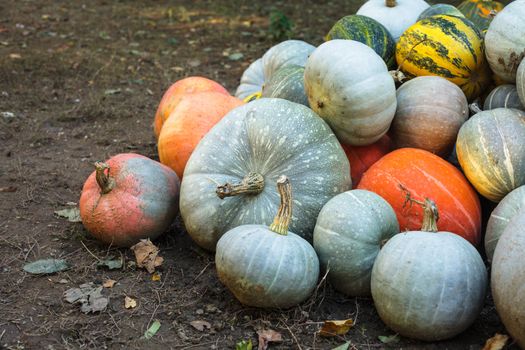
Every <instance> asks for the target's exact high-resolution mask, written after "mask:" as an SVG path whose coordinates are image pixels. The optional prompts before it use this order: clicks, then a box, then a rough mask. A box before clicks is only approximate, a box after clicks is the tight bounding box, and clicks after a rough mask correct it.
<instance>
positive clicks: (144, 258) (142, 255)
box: [130, 239, 164, 273]
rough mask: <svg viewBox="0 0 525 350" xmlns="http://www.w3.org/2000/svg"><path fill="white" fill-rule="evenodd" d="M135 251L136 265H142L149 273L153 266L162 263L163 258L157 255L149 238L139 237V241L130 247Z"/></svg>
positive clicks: (153, 268) (156, 249)
mask: <svg viewBox="0 0 525 350" xmlns="http://www.w3.org/2000/svg"><path fill="white" fill-rule="evenodd" d="M130 249H131V250H133V252H134V253H135V259H136V260H137V266H138V267H144V268H145V269H146V270H148V272H149V273H153V272H155V268H156V267H158V266H160V265H162V262H163V261H164V258H162V257H160V256H158V254H159V248H157V247H156V246H155V245H154V244H153V243H151V241H150V240H149V239H141V240H140V242H139V243H137V244H135V245H134V246H132V247H131V248H130Z"/></svg>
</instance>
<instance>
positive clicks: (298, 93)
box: [262, 65, 308, 106]
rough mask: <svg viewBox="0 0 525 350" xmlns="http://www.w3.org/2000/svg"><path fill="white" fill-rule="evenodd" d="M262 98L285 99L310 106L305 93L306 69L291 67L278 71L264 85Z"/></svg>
mask: <svg viewBox="0 0 525 350" xmlns="http://www.w3.org/2000/svg"><path fill="white" fill-rule="evenodd" d="M262 97H276V98H284V99H285V100H288V101H292V102H295V103H300V104H302V105H305V106H308V97H306V94H305V92H304V67H301V66H297V65H291V66H286V67H282V68H280V69H278V70H277V71H276V72H275V73H274V74H273V75H272V77H271V78H270V79H269V80H268V81H267V82H266V83H265V84H264V85H263V89H262Z"/></svg>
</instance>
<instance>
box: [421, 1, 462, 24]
mask: <svg viewBox="0 0 525 350" xmlns="http://www.w3.org/2000/svg"><path fill="white" fill-rule="evenodd" d="M435 15H450V16H456V17H465V16H464V15H463V13H461V11H460V10H458V9H457V8H456V7H455V6H453V5H450V4H435V5H432V6H430V7H429V8H427V9H426V10H425V11H423V12H421V14H420V15H419V17H418V19H417V20H418V21H421V20H422V19H425V18H428V17H432V16H435Z"/></svg>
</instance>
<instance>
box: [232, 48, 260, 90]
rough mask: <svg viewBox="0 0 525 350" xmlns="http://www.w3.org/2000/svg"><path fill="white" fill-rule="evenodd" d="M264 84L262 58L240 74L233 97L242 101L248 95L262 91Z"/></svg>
mask: <svg viewBox="0 0 525 350" xmlns="http://www.w3.org/2000/svg"><path fill="white" fill-rule="evenodd" d="M263 84H264V69H263V65H262V58H259V59H257V60H255V61H253V62H252V63H251V64H250V65H249V66H248V68H246V70H245V71H244V73H242V77H241V83H240V84H239V86H238V87H237V91H235V97H237V98H240V99H241V100H244V99H245V98H247V97H248V96H250V95H253V94H255V93H258V92H260V91H261V90H262V86H263Z"/></svg>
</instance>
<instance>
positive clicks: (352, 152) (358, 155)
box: [341, 134, 392, 188]
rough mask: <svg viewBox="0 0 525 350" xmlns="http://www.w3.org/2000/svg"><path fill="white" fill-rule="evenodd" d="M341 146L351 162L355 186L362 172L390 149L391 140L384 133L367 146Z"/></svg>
mask: <svg viewBox="0 0 525 350" xmlns="http://www.w3.org/2000/svg"><path fill="white" fill-rule="evenodd" d="M341 146H343V149H344V151H345V153H346V157H347V158H348V161H349V162H350V164H351V167H350V168H351V169H350V170H351V176H352V185H353V186H354V188H356V187H357V185H359V181H361V177H362V176H363V174H364V172H365V171H367V170H368V168H370V166H372V164H374V163H375V162H377V161H378V160H379V159H381V158H382V157H383V156H384V155H385V154H387V153H388V152H390V151H391V149H392V141H391V139H390V137H388V135H386V134H385V135H384V136H383V137H381V138H380V139H379V140H378V141H376V142H374V143H373V144H371V145H368V146H348V145H344V144H343V145H341Z"/></svg>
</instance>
